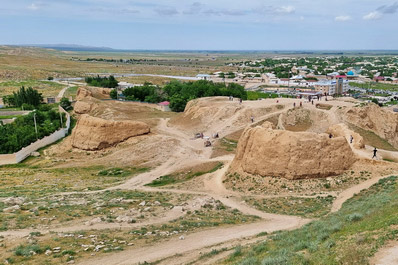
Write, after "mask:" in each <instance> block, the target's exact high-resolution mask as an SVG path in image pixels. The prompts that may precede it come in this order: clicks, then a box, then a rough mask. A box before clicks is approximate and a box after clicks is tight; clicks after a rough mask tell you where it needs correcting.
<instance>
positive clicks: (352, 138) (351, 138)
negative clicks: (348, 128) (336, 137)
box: [350, 135, 354, 144]
mask: <svg viewBox="0 0 398 265" xmlns="http://www.w3.org/2000/svg"><path fill="white" fill-rule="evenodd" d="M353 140H354V137H352V135H350V144H352V141H353Z"/></svg>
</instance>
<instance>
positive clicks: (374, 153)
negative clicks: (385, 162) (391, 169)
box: [372, 147, 377, 159]
mask: <svg viewBox="0 0 398 265" xmlns="http://www.w3.org/2000/svg"><path fill="white" fill-rule="evenodd" d="M373 158H377V149H376V147H375V149H373V157H372V159H373Z"/></svg>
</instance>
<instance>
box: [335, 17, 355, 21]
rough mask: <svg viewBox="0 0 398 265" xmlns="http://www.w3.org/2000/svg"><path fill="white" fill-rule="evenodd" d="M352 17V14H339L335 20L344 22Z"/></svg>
mask: <svg viewBox="0 0 398 265" xmlns="http://www.w3.org/2000/svg"><path fill="white" fill-rule="evenodd" d="M351 19H352V18H351V17H350V16H337V17H335V18H334V20H335V21H339V22H344V21H349V20H351Z"/></svg>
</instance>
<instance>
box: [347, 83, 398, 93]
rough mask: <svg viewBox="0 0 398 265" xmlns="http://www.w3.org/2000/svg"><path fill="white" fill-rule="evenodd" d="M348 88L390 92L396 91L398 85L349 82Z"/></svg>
mask: <svg viewBox="0 0 398 265" xmlns="http://www.w3.org/2000/svg"><path fill="white" fill-rule="evenodd" d="M350 86H353V87H359V88H363V89H379V90H390V91H398V84H382V83H376V82H371V83H365V84H358V83H355V82H350Z"/></svg>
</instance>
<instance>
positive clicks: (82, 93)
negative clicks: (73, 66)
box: [76, 87, 93, 100]
mask: <svg viewBox="0 0 398 265" xmlns="http://www.w3.org/2000/svg"><path fill="white" fill-rule="evenodd" d="M92 96H93V93H92V92H91V91H90V90H88V89H85V88H83V87H79V88H78V89H77V93H76V100H83V99H84V98H87V97H92Z"/></svg>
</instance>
